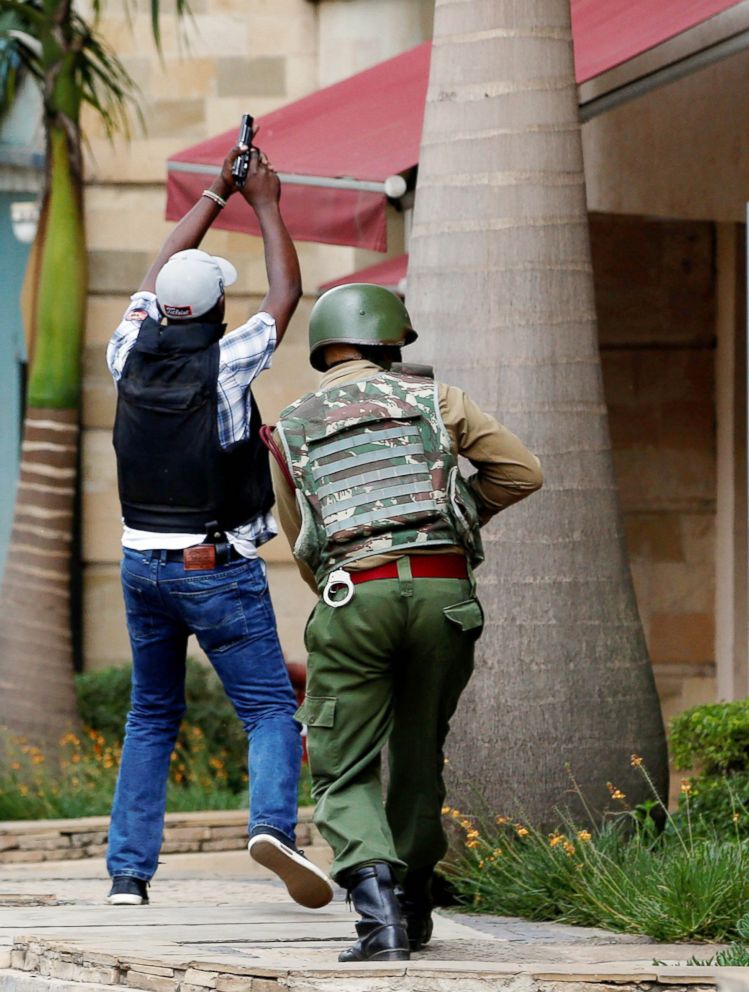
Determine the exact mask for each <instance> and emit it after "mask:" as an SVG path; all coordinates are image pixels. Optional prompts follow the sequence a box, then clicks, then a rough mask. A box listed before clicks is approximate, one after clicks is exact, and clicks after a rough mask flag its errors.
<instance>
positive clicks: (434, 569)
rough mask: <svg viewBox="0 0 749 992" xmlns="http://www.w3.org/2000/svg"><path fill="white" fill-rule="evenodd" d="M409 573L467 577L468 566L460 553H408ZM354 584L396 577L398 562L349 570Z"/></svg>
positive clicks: (422, 577) (425, 575)
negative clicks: (355, 570) (357, 570)
mask: <svg viewBox="0 0 749 992" xmlns="http://www.w3.org/2000/svg"><path fill="white" fill-rule="evenodd" d="M408 559H409V561H410V562H411V575H412V576H413V577H414V578H415V579H467V578H468V566H467V564H466V560H465V558H464V557H463V556H462V555H408ZM349 575H350V576H351V581H352V582H353V583H354V585H355V586H358V585H359V584H360V583H362V582H372V581H373V580H374V579H397V578H398V562H397V561H389V562H387V564H385V565H378V566H377V567H376V568H365V569H362V571H360V572H349Z"/></svg>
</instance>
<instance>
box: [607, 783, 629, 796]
mask: <svg viewBox="0 0 749 992" xmlns="http://www.w3.org/2000/svg"><path fill="white" fill-rule="evenodd" d="M606 788H607V789H608V790H609V792H610V793H611V798H612V799H626V798H627V797H626V796H625V795H624V793H623V792H622V790H621V789H617V787H616V786H615V785H612V784H611V782H607V783H606Z"/></svg>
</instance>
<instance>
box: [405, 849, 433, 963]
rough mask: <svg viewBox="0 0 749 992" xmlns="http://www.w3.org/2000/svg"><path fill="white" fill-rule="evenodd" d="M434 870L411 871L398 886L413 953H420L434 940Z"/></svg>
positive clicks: (419, 869)
mask: <svg viewBox="0 0 749 992" xmlns="http://www.w3.org/2000/svg"><path fill="white" fill-rule="evenodd" d="M433 875H434V870H433V869H432V868H417V869H416V870H415V871H409V872H408V873H407V875H406V877H405V878H404V879H403V884H402V885H400V886H398V888H397V889H396V894H397V896H398V902H400V904H401V909H402V910H403V916H404V917H405V920H406V930H407V932H408V943H409V946H410V948H411V950H412V951H419V950H421V948H422V947H424V946H425V945H426V944H428V943H429V941H430V940H431V939H432V929H433V927H434V924H433V923H432V907H433V905H434V901H433V899H432V877H433Z"/></svg>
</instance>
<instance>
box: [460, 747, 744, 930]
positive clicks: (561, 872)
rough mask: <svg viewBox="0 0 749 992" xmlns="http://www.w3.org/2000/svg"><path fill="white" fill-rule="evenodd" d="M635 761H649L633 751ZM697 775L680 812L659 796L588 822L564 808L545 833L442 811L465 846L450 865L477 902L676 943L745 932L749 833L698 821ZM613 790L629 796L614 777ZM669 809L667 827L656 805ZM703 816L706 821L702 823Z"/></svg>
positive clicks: (483, 908)
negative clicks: (692, 801) (694, 802)
mask: <svg viewBox="0 0 749 992" xmlns="http://www.w3.org/2000/svg"><path fill="white" fill-rule="evenodd" d="M632 763H633V764H634V765H635V766H636V767H638V768H640V770H641V772H642V774H643V775H645V776H646V778H647V777H648V776H647V771H646V769H645V768H644V766H643V765H642V760H641V759H640V758H638V757H637V756H635V755H633V757H632ZM690 788H691V787H690V786H689V783H685V791H684V793H683V795H682V800H683V802H682V813H681V816H680V820H679V821H678V822H677V821H676V820H675V819H674V818H673V817H672V816H671V815H670V814H669V813H668V811H667V810H666V809H665V807H663V806H662V804H661V803H660V800H658V798H657V796H656V797H655V799H654V800H653V802H651V803H647V804H644V806H642V807H640V808H638V809H635V810H628V809H626V808H625V807H624V806H623V805H622V809H621V811H620V812H616V813H612V814H611V816H609V817H608V818H607V819H606V820H605V821H604V822H603V824H596V823H595V822H594V820H593V819H592V818H591V822H590V824H589V825H587V826H583V825H580V824H576V823H573V822H571V821H570V820H569V818H568V817H566V816H565V815H564V813H560V818H559V824H560V825H559V829H557V830H556V831H554V832H552V833H545V832H542V831H540V830H537V829H535V828H534V827H533V826H532V825H529V824H525V823H520V822H512V821H510V820H509V819H508V818H507V817H502V816H500V817H497V818H494V819H491V820H488V818H486V817H484V818H483V819H482V818H473V817H466V816H463V815H462V814H461V813H460V812H459V811H457V810H452V809H449V808H447V807H446V808H445V810H444V811H443V812H444V813H445V814H446V815H447V816H448V817H450V819H452V820H453V821H454V822H455V823H456V824H457V825H458V827H459V829H460V830H462V832H463V845H462V851H461V853H460V855H459V857H458V859H457V861H456V862H455V863H452V864H450V865H449V866H447V867H446V873H447V874H448V875H449V878H450V881H451V882H452V884H453V885H454V887H455V888H456V890H457V892H458V894H459V896H460V898H461V900H462V901H463V902H464V903H466V904H467V905H468V906H470V907H471V908H473V909H474V910H475V911H478V912H487V913H497V914H501V915H510V916H522V917H525V918H526V919H531V920H557V921H559V922H564V923H571V924H577V925H580V926H598V927H604V928H606V929H608V930H613V931H618V932H621V933H636V934H647V935H648V936H650V937H653V938H654V939H656V940H658V941H661V942H665V943H670V942H675V941H682V940H691V941H723V940H727V939H732V938H735V937H737V936H739V929H738V927H739V924H738V921H739V920H741V919H742V917H744V916H746V915H747V914H748V913H749V842H747V841H746V840H744V839H742V838H741V837H740V836H739V833H738V830H737V829H736V824H735V823H733V827H734V829H733V831H731V830H729V831H724V832H722V833H721V834H719V833H717V832H716V831H713V832H712V834H709V833H708V832H707V831H706V830H700V831H699V832H695V831H694V830H693V829H692V823H691V817H690V813H689V792H690ZM610 791H611V795H612V799H613V800H614V801H616V802H619V803H621V804H624V803H626V797H625V796H624V795H623V793H621V792H620V790H618V789H616V788H615V787H614V786H611V787H610ZM656 804H658V805H659V806H661V808H662V812H663V813H664V814H665V816H666V828H665V829H664V830H663V831H660V830H659V829H658V827H657V826H656V822H655V819H654V817H653V813H654V811H655V806H656ZM703 826H704V825H703Z"/></svg>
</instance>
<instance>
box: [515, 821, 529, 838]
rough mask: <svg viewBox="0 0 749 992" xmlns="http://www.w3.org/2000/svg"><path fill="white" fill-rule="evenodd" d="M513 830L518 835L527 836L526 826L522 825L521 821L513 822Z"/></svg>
mask: <svg viewBox="0 0 749 992" xmlns="http://www.w3.org/2000/svg"><path fill="white" fill-rule="evenodd" d="M515 832H516V833H517V835H518V837H527V836H528V828H527V827H524V826H523V825H522V824H521V823H516V824H515Z"/></svg>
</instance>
